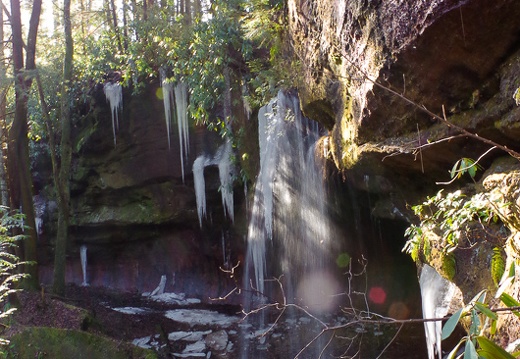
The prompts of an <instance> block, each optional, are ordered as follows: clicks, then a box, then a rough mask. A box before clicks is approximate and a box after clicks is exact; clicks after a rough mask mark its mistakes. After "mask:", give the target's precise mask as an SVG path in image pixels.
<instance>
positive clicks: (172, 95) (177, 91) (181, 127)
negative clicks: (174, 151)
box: [159, 67, 190, 182]
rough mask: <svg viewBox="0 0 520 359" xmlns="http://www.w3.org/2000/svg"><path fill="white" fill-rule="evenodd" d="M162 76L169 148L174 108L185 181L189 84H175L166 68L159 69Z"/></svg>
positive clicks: (187, 147) (188, 139)
mask: <svg viewBox="0 0 520 359" xmlns="http://www.w3.org/2000/svg"><path fill="white" fill-rule="evenodd" d="M159 75H160V77H161V88H162V93H163V105H164V118H165V120H166V133H167V137H168V149H170V148H171V122H172V115H173V113H172V109H173V107H175V108H174V110H175V117H176V119H177V128H178V131H179V157H180V160H181V172H182V181H183V182H184V161H185V159H186V158H187V156H188V153H189V147H190V137H189V125H188V86H187V85H186V84H185V83H182V82H177V84H176V85H175V86H174V85H173V83H172V82H170V81H169V80H168V77H167V76H166V70H165V69H164V68H162V67H161V68H160V69H159Z"/></svg>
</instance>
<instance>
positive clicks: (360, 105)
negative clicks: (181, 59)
mask: <svg viewBox="0 0 520 359" xmlns="http://www.w3.org/2000/svg"><path fill="white" fill-rule="evenodd" d="M518 15H520V5H519V4H518V3H517V2H515V1H514V0H502V1H498V2H495V3H493V4H490V3H489V2H486V1H483V0H466V1H454V0H444V1H441V0H439V1H429V0H422V1H374V2H369V3H367V2H365V1H348V2H346V1H339V0H329V1H297V0H291V1H289V15H288V16H289V24H290V36H291V37H292V39H293V44H294V51H295V53H296V54H297V57H298V58H299V59H301V62H302V68H301V76H302V78H303V79H304V80H305V83H306V85H305V86H301V89H300V92H301V98H302V107H303V109H304V112H306V114H308V115H309V116H310V117H312V118H316V119H318V120H320V121H322V122H323V123H325V124H328V126H329V128H330V129H331V137H332V141H330V144H331V154H332V156H333V158H334V160H335V162H336V164H337V166H338V167H340V168H349V169H354V170H355V169H356V168H363V171H362V172H364V174H372V175H382V176H389V175H395V174H396V173H397V174H399V173H402V172H407V173H408V174H409V173H421V172H422V173H425V174H426V175H425V176H423V181H422V182H428V181H429V180H430V183H431V179H432V177H436V178H435V180H441V179H442V178H440V177H441V176H444V179H445V178H446V175H445V174H446V171H447V170H449V169H450V168H451V165H452V164H453V163H454V162H455V161H456V160H457V159H459V158H460V157H461V156H464V155H467V156H472V155H473V156H475V155H477V156H476V157H478V154H479V153H482V152H483V151H484V150H485V148H488V147H489V146H488V145H484V144H483V143H480V142H479V141H475V140H474V139H472V140H468V139H467V137H466V136H458V135H459V134H460V133H459V132H458V131H457V130H456V129H455V128H453V127H451V128H450V127H448V126H446V125H445V124H442V123H439V122H440V121H439V118H433V117H432V115H431V113H428V112H426V111H424V109H428V110H429V111H431V112H432V113H434V114H436V115H437V116H440V117H441V118H442V117H443V112H442V107H444V108H445V114H446V116H447V120H448V121H450V122H452V123H454V124H456V125H458V126H461V127H463V128H465V129H467V130H469V131H471V132H473V133H478V134H479V135H481V136H485V137H488V138H490V139H493V140H497V141H500V143H501V144H504V145H511V146H513V147H515V146H517V144H516V143H515V141H514V133H516V132H517V131H518V130H517V127H518V124H517V123H516V121H515V120H514V118H516V116H517V113H518V109H517V107H516V105H515V103H514V100H513V95H514V93H515V90H516V88H517V87H518V84H517V82H516V78H517V77H518V76H517V75H518V71H519V64H518V62H519V58H518V54H517V50H518V49H519V39H520V38H519V29H518V26H517V22H516V18H517V17H518ZM403 97H405V98H406V99H404V98H403ZM449 136H453V138H452V140H451V141H449V142H447V141H446V142H443V143H441V144H439V145H431V146H426V147H425V148H423V149H422V150H421V151H420V152H419V150H418V147H419V146H420V145H425V144H427V143H429V142H434V141H437V140H440V139H442V138H446V137H449ZM382 159H384V161H382ZM360 172H361V171H360ZM354 173H355V171H354ZM351 175H352V173H351Z"/></svg>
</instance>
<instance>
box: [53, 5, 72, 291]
mask: <svg viewBox="0 0 520 359" xmlns="http://www.w3.org/2000/svg"><path fill="white" fill-rule="evenodd" d="M70 2H71V0H64V6H63V24H64V33H65V61H64V64H63V85H62V90H61V145H60V149H61V166H60V172H59V178H58V180H57V182H58V202H59V203H58V233H57V237H56V247H55V257H54V285H53V291H54V293H56V294H58V295H63V293H64V292H65V265H66V250H67V240H68V233H69V199H70V191H69V176H70V166H71V159H72V146H71V140H70V133H71V109H70V97H71V96H70V88H71V83H72V61H73V49H74V46H73V43H72V28H71V22H70Z"/></svg>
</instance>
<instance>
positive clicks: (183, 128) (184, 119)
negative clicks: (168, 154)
mask: <svg viewBox="0 0 520 359" xmlns="http://www.w3.org/2000/svg"><path fill="white" fill-rule="evenodd" d="M174 93H175V109H176V111H177V128H178V130H179V150H180V158H181V170H182V181H183V182H184V159H185V158H187V157H188V154H189V147H190V137H189V126H188V86H186V84H184V83H182V82H178V83H177V85H176V86H175V88H174Z"/></svg>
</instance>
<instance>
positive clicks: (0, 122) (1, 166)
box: [0, 1, 9, 206]
mask: <svg viewBox="0 0 520 359" xmlns="http://www.w3.org/2000/svg"><path fill="white" fill-rule="evenodd" d="M0 3H1V1H0ZM2 5H3V4H2ZM3 23H4V10H3V9H2V8H1V6H0V24H3ZM4 54H5V46H4V27H3V26H0V79H1V80H2V82H3V83H4V85H3V87H1V88H0V144H3V142H4V136H5V117H6V115H7V90H8V88H9V86H8V85H7V83H6V81H4V79H5V78H6V77H7V67H6V65H5V60H4V58H3V57H4ZM3 147H4V146H2V148H3ZM0 201H1V202H0V204H1V205H2V206H9V193H8V192H7V180H6V173H5V163H4V153H3V150H2V149H0Z"/></svg>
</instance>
